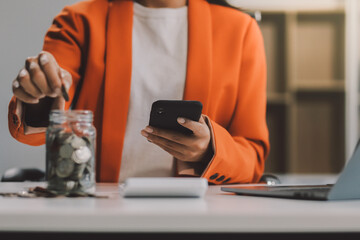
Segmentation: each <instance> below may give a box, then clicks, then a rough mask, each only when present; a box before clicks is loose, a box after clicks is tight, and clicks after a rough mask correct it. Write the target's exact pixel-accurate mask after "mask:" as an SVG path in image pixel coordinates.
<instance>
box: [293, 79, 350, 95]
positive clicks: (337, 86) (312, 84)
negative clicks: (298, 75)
mask: <svg viewBox="0 0 360 240" xmlns="http://www.w3.org/2000/svg"><path fill="white" fill-rule="evenodd" d="M292 91H293V92H298V91H308V92H344V91H345V81H340V80H339V81H326V80H313V81H309V80H306V81H304V80H300V81H298V82H297V83H296V84H294V86H293V87H292Z"/></svg>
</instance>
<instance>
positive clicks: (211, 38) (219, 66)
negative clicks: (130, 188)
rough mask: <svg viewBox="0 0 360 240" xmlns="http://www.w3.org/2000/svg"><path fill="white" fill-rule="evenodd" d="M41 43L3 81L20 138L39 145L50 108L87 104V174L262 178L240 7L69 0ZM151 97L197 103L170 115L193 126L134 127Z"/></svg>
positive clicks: (257, 96) (263, 141) (263, 150)
mask: <svg viewBox="0 0 360 240" xmlns="http://www.w3.org/2000/svg"><path fill="white" fill-rule="evenodd" d="M211 2H215V1H211ZM219 2H221V1H219ZM43 50H44V51H43V52H41V53H40V54H39V55H38V56H36V57H31V58H28V59H27V60H26V64H25V67H24V69H22V70H21V71H20V72H19V75H18V76H17V78H16V79H15V80H14V82H13V92H14V97H13V99H12V100H11V102H10V105H9V129H10V132H11V134H12V136H13V137H14V138H16V139H17V140H19V141H20V142H23V143H26V144H30V145H40V144H44V142H45V134H44V131H45V127H46V125H47V118H48V117H47V116H48V113H49V111H50V109H68V108H69V107H70V103H72V107H73V108H76V109H90V110H92V111H93V112H94V116H95V118H94V125H95V127H96V128H97V132H98V139H97V167H96V168H97V180H98V181H101V182H117V181H123V180H124V179H126V178H127V177H130V176H202V177H205V178H207V179H208V180H209V182H211V183H215V184H224V183H240V182H241V183H245V182H257V181H258V180H259V178H260V177H261V174H262V172H263V169H264V161H265V159H266V156H267V155H268V152H269V142H268V131H267V126H266V121H265V111H266V96H265V92H266V64H265V54H264V48H263V41H262V36H261V33H260V30H259V28H258V26H257V24H256V22H255V21H254V20H253V19H251V18H250V17H249V16H248V15H246V14H244V13H241V12H240V11H238V10H235V9H232V8H230V7H225V6H221V5H219V4H214V3H210V1H209V2H208V1H205V0H189V1H186V0H172V1H167V0H162V1H160V0H138V1H135V3H134V2H132V1H130V0H114V1H108V0H92V1H86V2H80V3H77V4H74V5H72V6H70V7H66V8H65V9H64V10H63V11H62V12H61V13H60V14H59V15H58V16H57V17H56V18H55V20H54V23H53V25H52V26H51V28H50V29H49V31H48V33H47V35H46V37H45V43H44V47H43ZM61 84H64V85H65V87H66V88H67V90H68V92H69V96H70V99H71V101H70V102H65V101H64V99H63V97H62V94H61V90H60V88H61ZM157 99H184V100H198V101H201V102H202V103H203V116H202V117H201V119H200V121H199V122H193V121H190V120H188V119H178V122H179V123H180V124H182V125H183V126H185V127H187V128H189V129H191V130H193V132H194V135H192V136H191V137H189V136H184V135H181V134H178V133H174V132H171V131H166V130H164V129H156V128H153V127H150V126H147V127H145V126H146V123H147V121H148V116H149V111H150V107H149V106H150V105H151V103H152V101H153V100H157ZM140 125H141V127H139V126H140ZM144 127H145V128H144ZM142 128H144V129H142ZM141 129H142V130H141ZM140 131H141V134H142V136H143V139H139V138H141V137H142V136H141V135H140V134H139V132H140ZM146 140H148V141H146ZM159 147H160V148H159Z"/></svg>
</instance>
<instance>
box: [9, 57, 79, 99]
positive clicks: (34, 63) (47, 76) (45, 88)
mask: <svg viewBox="0 0 360 240" xmlns="http://www.w3.org/2000/svg"><path fill="white" fill-rule="evenodd" d="M62 85H63V86H64V87H65V90H66V91H65V92H67V91H68V90H69V88H70V86H71V85H72V77H71V74H70V73H69V72H67V71H65V70H63V69H61V68H60V67H59V66H58V64H57V62H56V60H55V58H54V57H53V56H52V55H51V54H50V53H48V52H41V53H40V54H39V55H38V56H37V57H29V58H27V59H26V62H25V68H24V69H22V70H21V71H20V72H19V74H18V76H17V78H16V79H15V80H14V81H13V84H12V89H13V93H14V95H15V96H16V97H17V98H18V99H19V100H21V101H23V102H26V103H37V102H39V100H40V99H42V98H44V97H46V96H48V97H52V98H57V97H60V96H63V92H62V91H61V87H62ZM66 95H67V94H66ZM62 104H63V103H62V101H60V100H59V101H58V104H56V105H59V106H60V105H62Z"/></svg>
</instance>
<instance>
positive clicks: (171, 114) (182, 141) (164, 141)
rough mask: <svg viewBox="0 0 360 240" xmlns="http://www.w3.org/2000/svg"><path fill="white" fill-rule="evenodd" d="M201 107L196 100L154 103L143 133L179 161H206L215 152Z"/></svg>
mask: <svg viewBox="0 0 360 240" xmlns="http://www.w3.org/2000/svg"><path fill="white" fill-rule="evenodd" d="M201 110H202V104H201V103H200V102H197V101H168V100H161V101H157V102H154V103H153V106H152V110H151V114H150V124H149V126H147V127H145V128H144V129H143V130H142V131H141V134H142V135H143V136H144V137H145V138H146V139H147V140H148V141H149V142H151V143H153V144H156V145H158V146H159V147H161V148H162V149H163V150H165V151H166V152H168V153H170V154H171V155H172V156H173V157H174V158H176V159H177V160H179V161H184V162H202V163H205V164H206V163H207V162H208V161H210V160H211V158H212V155H213V152H212V148H211V145H210V139H211V134H210V128H209V126H208V124H207V122H206V120H205V117H204V116H202V115H201ZM182 120H183V121H182Z"/></svg>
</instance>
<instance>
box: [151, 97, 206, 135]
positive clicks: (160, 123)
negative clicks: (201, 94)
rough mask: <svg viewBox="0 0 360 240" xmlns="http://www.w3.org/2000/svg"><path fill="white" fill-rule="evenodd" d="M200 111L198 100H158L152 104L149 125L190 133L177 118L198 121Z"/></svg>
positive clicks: (200, 105)
mask: <svg viewBox="0 0 360 240" xmlns="http://www.w3.org/2000/svg"><path fill="white" fill-rule="evenodd" d="M201 111H202V104H201V102H199V101H183V100H159V101H156V102H154V103H153V104H152V107H151V112H150V122H149V125H150V126H153V127H158V128H163V129H169V130H174V131H178V132H181V133H184V134H192V133H193V132H192V131H191V130H189V129H188V128H185V127H183V126H181V125H180V124H179V123H178V122H177V119H178V118H179V117H182V118H187V119H190V120H193V121H197V122H198V121H199V119H200V117H201Z"/></svg>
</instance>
